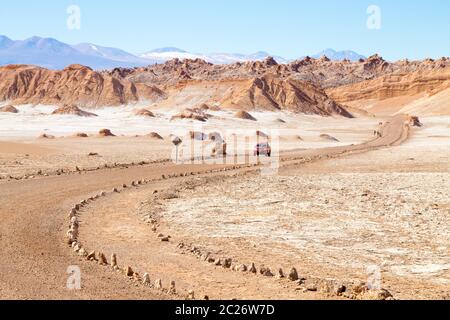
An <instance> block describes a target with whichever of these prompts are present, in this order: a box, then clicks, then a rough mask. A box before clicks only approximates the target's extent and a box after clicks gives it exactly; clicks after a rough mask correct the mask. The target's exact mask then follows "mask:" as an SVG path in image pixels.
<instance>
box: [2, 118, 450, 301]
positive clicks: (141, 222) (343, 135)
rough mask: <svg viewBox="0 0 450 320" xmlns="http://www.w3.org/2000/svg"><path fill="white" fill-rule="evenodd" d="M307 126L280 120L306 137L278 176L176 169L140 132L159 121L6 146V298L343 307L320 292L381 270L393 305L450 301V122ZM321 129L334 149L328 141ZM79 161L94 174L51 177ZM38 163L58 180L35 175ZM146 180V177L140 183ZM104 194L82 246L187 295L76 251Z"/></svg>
mask: <svg viewBox="0 0 450 320" xmlns="http://www.w3.org/2000/svg"><path fill="white" fill-rule="evenodd" d="M271 117H272V118H273V117H274V115H272V116H271ZM277 117H279V115H277ZM272 118H271V119H270V120H267V121H268V123H272V122H271V121H273V119H272ZM303 120H304V122H303V123H302V127H301V128H297V129H296V127H295V123H289V124H288V125H286V127H290V128H289V129H291V130H296V131H295V132H296V134H299V135H301V136H302V138H303V141H292V140H290V139H287V140H288V141H287V143H286V145H282V151H281V155H280V159H281V168H279V169H278V170H277V171H275V172H273V171H270V172H269V173H270V175H267V173H268V171H266V170H263V171H261V167H260V166H258V165H252V166H248V167H247V166H242V165H238V166H236V165H235V164H231V165H230V164H226V165H223V164H222V165H219V164H217V165H202V164H198V165H186V164H184V165H175V164H173V163H172V162H170V161H168V159H169V158H170V155H171V152H172V149H173V148H172V146H171V145H170V143H168V142H167V141H149V139H147V138H145V137H134V135H139V134H144V132H147V133H148V132H150V131H159V132H161V134H162V135H164V136H165V137H167V136H168V135H169V134H170V132H169V131H164V129H163V128H161V127H150V128H147V127H145V128H144V129H145V131H144V130H142V132H132V133H131V132H119V128H118V127H116V128H114V127H113V126H112V125H111V126H109V128H111V129H112V130H113V131H114V130H116V132H118V133H119V134H122V133H123V134H124V135H125V134H129V135H128V136H123V137H122V136H119V137H115V138H98V137H90V138H85V139H75V138H68V137H67V136H69V135H70V134H73V130H71V131H70V133H69V132H60V136H66V138H56V139H50V140H48V139H45V140H36V138H35V136H36V135H37V133H38V132H41V128H38V130H36V131H35V132H32V133H28V134H26V135H23V136H18V135H10V136H9V137H6V136H5V137H3V138H2V139H1V140H2V142H0V146H1V150H0V163H1V172H0V175H2V176H3V177H4V179H2V180H1V181H0V192H1V194H2V198H1V199H0V203H1V206H0V208H1V212H0V214H1V219H2V224H1V226H0V239H1V241H2V246H1V251H0V256H1V257H2V259H1V261H2V262H1V263H0V281H1V283H2V284H3V285H2V287H1V289H0V297H1V298H6V299H11V298H23V299H29V298H49V299H61V298H63V299H86V298H88V299H98V298H118V299H133V298H135V299H161V298H162V299H165V298H175V299H177V298H184V297H185V294H186V293H187V291H189V290H194V291H195V292H196V296H197V298H201V297H203V296H204V295H208V296H209V297H211V298H213V299H233V298H236V299H246V298H247V299H346V298H349V297H346V296H345V295H344V296H336V295H334V294H333V292H332V290H331V292H330V291H329V290H328V291H327V290H322V289H323V288H322V286H323V283H324V282H325V283H326V282H328V281H329V282H331V283H345V284H347V283H348V284H350V283H359V282H360V281H363V282H365V281H368V279H369V280H374V279H373V278H374V277H375V281H378V282H379V283H378V284H379V285H380V286H381V287H383V288H385V289H387V290H389V292H391V293H392V294H393V295H394V297H395V298H399V299H409V298H412V299H427V298H437V299H446V298H449V295H448V293H449V291H450V271H449V268H450V258H449V256H450V249H449V245H450V234H449V231H448V230H450V228H449V223H448V217H449V214H450V202H449V200H448V199H450V194H449V190H450V185H449V181H450V179H449V178H450V166H449V163H450V161H449V160H450V132H449V130H450V129H449V128H448V124H449V122H448V121H447V120H448V119H443V118H438V119H436V118H428V119H423V122H424V124H425V126H424V127H423V128H415V129H412V130H411V131H409V130H405V128H406V127H405V126H404V120H402V119H392V120H391V119H388V120H387V121H388V127H387V128H386V131H385V134H384V135H383V137H382V138H380V139H374V137H373V130H374V129H376V128H377V125H378V123H379V122H380V121H383V122H385V121H386V119H374V118H369V119H363V120H361V119H357V120H355V121H356V122H351V123H350V122H348V121H350V120H337V119H328V121H326V122H323V123H321V122H319V121H318V120H317V118H315V117H305V118H303ZM359 120H361V121H359ZM139 121H140V120H139ZM227 121H232V120H227ZM264 121H266V120H264ZM261 122H263V121H261ZM320 124H321V125H320ZM353 124H357V125H353ZM44 126H45V125H44ZM243 126H246V127H247V124H244V125H243ZM349 128H350V129H349ZM82 129H83V128H82ZM84 129H86V128H84ZM158 129H159V130H158ZM247 129H248V127H247ZM250 129H251V130H255V129H257V127H251V128H250ZM208 130H212V128H209V129H205V131H208ZM77 131H83V130H77ZM92 132H94V131H92ZM92 132H89V133H92ZM54 133H55V134H56V135H58V134H57V133H56V132H54ZM322 133H327V134H330V135H332V136H334V137H337V138H338V139H339V141H340V142H339V143H338V142H333V143H332V142H330V141H321V140H320V139H318V138H317V137H318V136H319V135H320V134H322ZM130 135H133V136H130ZM13 136H14V137H13ZM58 136H59V135H58ZM166 140H167V139H166ZM364 141H371V142H369V143H363V142H364ZM124 150H126V152H124ZM90 152H94V153H98V155H96V156H88V153H90ZM142 161H144V162H146V163H144V164H142V165H137V164H138V163H139V162H142ZM152 161H155V163H151V162H152ZM133 163H134V165H133ZM104 164H109V168H104ZM114 164H126V166H123V167H118V166H114ZM73 166H79V168H90V170H92V171H80V172H75V173H63V174H59V175H58V174H55V170H58V169H61V168H69V167H71V168H72V167H73ZM97 168H98V169H97ZM223 169H226V170H228V171H222V170H223ZM36 170H42V172H47V174H48V176H44V175H42V174H41V175H35V176H31V177H30V175H33V174H35V173H34V172H36ZM211 170H213V171H212V172H211ZM68 171H73V170H68ZM186 173H188V174H187V175H186ZM162 175H164V177H165V179H162V178H161V177H162ZM173 175H176V176H173ZM24 176H25V177H27V179H22V178H20V179H19V177H24ZM16 178H18V179H16ZM137 180H145V181H144V182H143V183H142V184H139V185H138V186H136V187H131V186H130V182H131V181H137ZM124 183H125V184H127V188H126V189H123V187H122V185H123V184H124ZM112 188H118V191H119V192H112V191H111V190H112ZM102 191H106V193H105V194H104V195H103V196H101V197H100V198H99V199H97V200H95V201H91V202H89V204H87V205H84V206H82V208H81V209H80V211H79V219H80V236H79V239H78V241H79V242H80V244H82V245H83V247H84V248H86V250H88V249H89V250H88V251H91V250H96V251H97V252H103V253H105V254H106V255H107V258H108V261H109V257H110V255H111V254H112V253H116V254H117V257H118V263H119V265H120V266H121V267H125V266H132V267H133V269H134V271H136V272H139V274H140V275H141V276H142V274H144V273H146V272H147V273H149V275H150V277H151V280H152V282H153V281H154V280H156V279H161V280H162V283H163V286H164V287H168V285H169V283H170V281H175V282H176V284H177V290H178V292H179V295H175V296H173V295H172V296H170V295H167V294H164V293H161V291H159V290H155V288H152V287H149V286H143V285H140V284H138V283H137V282H136V281H134V280H133V279H128V278H127V277H126V276H124V275H123V274H122V272H114V271H113V270H111V268H110V267H104V266H100V265H98V264H96V263H91V262H89V261H86V259H85V258H84V257H81V256H79V255H77V254H76V253H74V252H73V250H72V249H71V248H70V247H68V246H67V244H66V243H65V232H66V229H67V225H68V218H67V214H68V213H69V212H70V208H72V207H73V206H74V204H76V203H80V201H82V200H83V199H88V198H89V197H92V196H93V195H95V194H98V193H99V192H102ZM168 236H170V238H169V237H168ZM164 237H168V238H167V240H168V241H161V240H162V239H163V238H164ZM165 240H166V239H165ZM205 257H206V261H204V260H205ZM208 257H210V258H211V257H213V258H215V259H217V260H219V259H222V260H221V262H222V264H223V262H224V260H223V258H231V259H232V267H233V268H234V267H235V266H236V267H237V266H241V265H243V264H245V265H250V264H251V263H254V264H255V265H256V267H257V268H258V269H259V268H260V267H261V266H265V267H268V268H270V270H271V271H272V273H274V274H275V275H276V274H277V271H278V269H279V268H282V269H283V270H284V272H285V273H289V270H290V269H291V268H292V267H296V268H297V270H298V273H299V275H300V277H303V278H304V281H303V282H300V283H297V282H292V281H288V280H287V279H278V278H277V277H267V276H261V275H253V274H249V273H248V272H240V271H232V270H231V269H229V268H224V267H222V266H214V263H208V261H207V260H208ZM69 265H79V266H80V268H81V269H82V271H83V287H82V290H80V291H76V292H73V291H68V290H67V289H66V287H65V283H66V279H67V274H66V272H65V271H66V268H67V266H69ZM42 270H45V271H42ZM378 275H379V276H378Z"/></svg>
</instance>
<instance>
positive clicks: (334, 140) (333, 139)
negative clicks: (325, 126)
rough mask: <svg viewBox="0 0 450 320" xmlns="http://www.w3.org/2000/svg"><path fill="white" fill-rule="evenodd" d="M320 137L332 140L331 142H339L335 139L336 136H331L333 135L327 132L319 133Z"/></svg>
mask: <svg viewBox="0 0 450 320" xmlns="http://www.w3.org/2000/svg"><path fill="white" fill-rule="evenodd" d="M320 137H321V138H322V139H323V140H328V141H333V142H339V140H338V139H336V138H335V137H333V136H330V135H329V134H321V135H320Z"/></svg>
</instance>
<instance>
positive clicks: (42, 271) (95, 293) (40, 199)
mask: <svg viewBox="0 0 450 320" xmlns="http://www.w3.org/2000/svg"><path fill="white" fill-rule="evenodd" d="M381 131H382V136H381V138H377V139H374V140H373V141H370V142H368V143H364V144H361V145H355V146H348V147H337V148H327V149H319V150H314V151H311V150H309V151H298V152H290V153H289V154H283V156H282V162H285V163H286V164H288V163H291V164H295V163H296V161H298V160H299V159H306V161H308V160H309V161H311V160H315V159H317V158H324V157H334V156H344V155H345V154H347V153H354V152H366V151H370V150H373V149H376V148H381V147H388V146H392V145H397V144H400V143H401V142H403V141H404V140H406V139H407V137H408V131H409V127H408V126H407V125H406V118H405V117H402V116H398V117H395V118H392V119H391V120H390V121H389V122H388V123H386V124H385V125H384V127H383V128H382V130H381ZM217 168H220V166H218V165H215V166H205V165H193V166H186V165H182V166H179V165H174V164H154V165H149V166H143V167H131V168H128V169H108V170H98V171H94V172H88V173H84V174H79V175H78V174H73V175H68V176H53V177H46V178H40V179H36V180H22V181H11V182H6V181H4V182H2V183H1V184H0V221H1V223H0V284H1V286H0V298H1V299H160V298H163V299H164V298H165V296H160V295H159V294H158V293H157V292H155V291H152V290H151V289H148V288H143V287H136V286H135V284H134V283H133V282H130V281H129V280H127V279H126V278H124V277H123V276H122V275H121V274H117V273H112V272H110V271H109V270H107V269H105V268H102V267H100V266H98V265H95V264H92V263H89V262H86V261H84V260H82V259H80V258H78V257H76V256H75V255H74V254H73V252H72V251H71V250H70V249H69V248H68V247H67V245H66V244H65V242H64V234H65V231H66V229H67V213H68V212H69V209H70V208H71V206H73V204H74V203H77V202H79V201H81V200H82V199H85V198H88V197H90V196H92V195H94V194H97V193H98V192H99V191H103V190H105V191H108V190H111V189H112V188H113V187H117V186H119V185H122V184H123V183H129V182H130V181H133V180H138V179H153V178H159V177H161V175H162V174H165V175H169V174H174V173H184V172H188V171H196V172H205V171H208V170H211V169H217ZM248 170H250V169H248ZM71 265H78V266H80V268H81V270H82V271H83V273H82V280H83V281H82V285H83V288H82V289H83V290H80V291H70V290H68V289H67V287H66V281H67V277H68V274H67V268H68V267H69V266H71Z"/></svg>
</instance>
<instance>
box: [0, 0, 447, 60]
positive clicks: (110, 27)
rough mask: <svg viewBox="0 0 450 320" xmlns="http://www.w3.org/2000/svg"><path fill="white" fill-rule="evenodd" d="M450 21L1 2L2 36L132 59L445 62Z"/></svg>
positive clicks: (430, 10) (93, 1) (187, 4)
mask: <svg viewBox="0 0 450 320" xmlns="http://www.w3.org/2000/svg"><path fill="white" fill-rule="evenodd" d="M69 5H78V6H79V7H80V9H81V29H80V30H69V28H68V27H67V19H68V14H67V12H66V11H67V7H68V6H69ZM370 5H377V6H378V7H379V8H380V9H381V15H380V17H381V29H375V30H373V29H369V28H368V27H367V20H368V18H369V15H368V14H367V9H368V7H369V6H370ZM449 20H450V1H447V0H369V1H367V0H339V1H337V0H313V1H311V0H308V1H306V0H278V1H267V0H159V1H157V0H126V1H123V0H70V1H67V0H58V1H55V0H40V1H30V0H13V1H3V2H2V5H1V8H0V34H4V35H6V36H8V37H10V38H12V39H15V40H17V39H24V38H27V37H30V36H33V35H37V36H43V37H53V38H56V39H58V40H60V41H63V42H67V43H70V44H75V43H79V42H92V43H96V44H98V45H104V46H112V47H118V48H121V49H124V50H127V51H129V52H132V53H141V52H145V51H149V50H151V49H154V48H160V47H166V46H175V47H179V48H182V49H184V50H187V51H192V52H198V53H212V52H228V53H252V52H255V51H260V50H263V51H268V52H270V53H271V54H273V55H280V56H283V57H286V58H296V57H299V56H302V55H306V54H314V53H317V52H319V51H321V50H323V49H325V48H334V49H337V50H342V49H350V50H354V51H357V52H358V53H361V54H364V55H370V54H372V53H375V52H377V53H380V54H381V55H383V56H384V57H385V58H387V59H389V60H395V59H401V58H405V57H406V58H410V59H416V58H420V59H421V58H425V57H441V56H449V55H450V39H449V38H450V23H449ZM377 21H378V20H377Z"/></svg>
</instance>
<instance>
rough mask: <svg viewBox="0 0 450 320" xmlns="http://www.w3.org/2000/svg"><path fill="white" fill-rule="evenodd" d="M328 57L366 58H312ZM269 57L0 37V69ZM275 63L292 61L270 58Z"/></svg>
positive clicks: (351, 56) (329, 53) (340, 54)
mask: <svg viewBox="0 0 450 320" xmlns="http://www.w3.org/2000/svg"><path fill="white" fill-rule="evenodd" d="M323 55H325V56H327V57H328V58H330V59H331V60H343V59H349V60H351V61H357V60H359V59H361V58H362V59H364V58H365V57H364V56H362V55H360V54H358V53H356V52H353V51H335V50H333V49H327V50H324V51H322V52H320V53H318V54H316V55H313V56H312V57H313V58H319V57H321V56H323ZM269 56H272V55H271V54H269V53H267V52H264V51H259V52H256V53H253V54H240V53H211V54H199V53H191V52H187V51H185V50H181V49H178V48H176V47H166V48H160V49H155V50H152V51H149V52H147V53H144V54H140V55H134V54H131V53H129V52H126V51H124V50H122V49H117V48H109V47H103V46H99V45H96V44H92V43H81V44H77V45H69V44H66V43H64V42H60V41H58V40H56V39H52V38H41V37H31V38H28V39H25V40H17V41H15V40H11V39H10V38H8V37H6V36H1V35H0V65H7V64H31V65H38V66H41V67H45V68H48V69H64V68H65V67H66V66H68V65H70V64H81V65H85V66H88V67H91V68H92V69H96V70H99V69H112V68H116V67H138V66H147V65H151V64H155V63H164V62H166V61H168V60H172V59H175V58H178V59H180V60H184V59H203V60H206V61H208V62H210V63H213V64H231V63H235V62H246V61H261V60H265V59H266V58H267V57H269ZM273 58H274V59H275V60H276V61H277V62H278V63H288V62H290V61H291V60H288V59H285V58H283V57H279V56H274V57H273Z"/></svg>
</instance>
